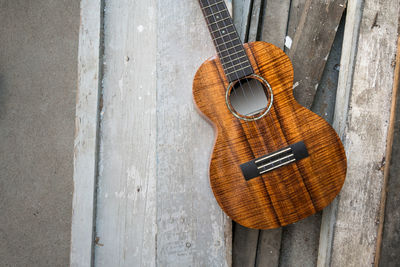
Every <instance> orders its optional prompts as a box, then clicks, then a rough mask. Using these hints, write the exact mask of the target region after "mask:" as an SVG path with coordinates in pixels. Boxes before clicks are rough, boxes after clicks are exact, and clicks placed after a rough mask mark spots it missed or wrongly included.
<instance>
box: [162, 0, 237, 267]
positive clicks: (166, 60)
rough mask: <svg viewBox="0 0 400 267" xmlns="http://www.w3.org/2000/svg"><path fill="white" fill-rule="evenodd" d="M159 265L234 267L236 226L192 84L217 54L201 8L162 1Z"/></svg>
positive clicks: (211, 137) (173, 0)
mask: <svg viewBox="0 0 400 267" xmlns="http://www.w3.org/2000/svg"><path fill="white" fill-rule="evenodd" d="M157 38H158V41H157V44H158V48H157V51H158V60H157V131H158V134H157V227H158V230H157V232H158V234H157V260H156V261H157V265H158V266H230V264H231V242H232V240H231V221H230V220H229V219H228V218H227V216H226V215H225V214H224V213H223V212H222V210H221V209H220V207H219V206H218V204H217V202H216V201H215V198H214V196H213V194H212V191H211V188H210V184H209V178H208V165H209V159H210V154H211V150H212V145H213V140H214V137H213V130H212V127H211V126H210V125H209V124H208V123H207V122H206V121H205V120H204V119H203V118H201V116H200V115H199V114H198V113H197V112H196V110H195V107H194V105H193V100H192V93H191V87H192V79H193V77H194V74H195V72H196V69H197V68H198V67H199V66H200V64H201V63H202V62H203V61H204V60H205V59H207V58H208V57H210V56H212V55H214V54H215V48H214V47H213V44H212V41H211V37H210V35H209V33H208V31H207V27H206V24H205V21H204V18H203V16H202V13H201V10H200V8H199V6H198V3H197V1H175V0H159V1H158V29H157Z"/></svg>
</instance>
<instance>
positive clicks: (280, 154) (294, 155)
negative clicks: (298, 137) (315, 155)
mask: <svg viewBox="0 0 400 267" xmlns="http://www.w3.org/2000/svg"><path fill="white" fill-rule="evenodd" d="M306 157H308V151H307V148H306V146H305V144H304V142H303V141H300V142H297V143H295V144H292V145H290V146H287V147H285V148H282V149H279V150H277V151H275V152H272V153H270V154H267V155H264V156H262V157H259V158H256V159H254V160H251V161H248V162H246V163H243V164H241V165H240V168H241V169H242V173H243V176H244V178H245V179H246V180H250V179H252V178H254V177H257V176H260V175H262V174H264V173H267V172H270V171H273V170H275V169H277V168H280V167H283V166H285V165H288V164H290V163H292V162H295V161H297V160H301V159H303V158H306Z"/></svg>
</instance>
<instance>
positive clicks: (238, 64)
mask: <svg viewBox="0 0 400 267" xmlns="http://www.w3.org/2000/svg"><path fill="white" fill-rule="evenodd" d="M242 64H248V62H247V61H245V62H239V63H237V64H235V65H233V66H230V67H227V68H224V70H225V71H227V70H229V69H231V68H235V67H237V66H240V65H242Z"/></svg>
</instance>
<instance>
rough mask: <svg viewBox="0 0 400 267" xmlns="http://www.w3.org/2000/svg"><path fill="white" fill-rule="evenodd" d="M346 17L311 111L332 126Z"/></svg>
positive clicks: (341, 24) (339, 30)
mask: <svg viewBox="0 0 400 267" xmlns="http://www.w3.org/2000/svg"><path fill="white" fill-rule="evenodd" d="M344 24H345V16H343V17H342V20H341V21H340V24H339V28H338V30H337V32H336V37H335V40H334V41H333V44H332V48H331V51H330V52H329V57H328V60H327V61H326V65H325V69H324V72H323V73H322V77H321V80H320V83H319V86H318V90H317V92H316V94H315V98H314V102H313V104H312V106H311V110H312V111H313V112H315V113H317V114H318V115H320V116H321V117H322V118H324V119H325V120H326V121H327V122H329V123H330V124H332V123H333V116H334V114H335V103H336V93H337V86H338V80H339V71H340V57H341V54H342V45H343V34H344Z"/></svg>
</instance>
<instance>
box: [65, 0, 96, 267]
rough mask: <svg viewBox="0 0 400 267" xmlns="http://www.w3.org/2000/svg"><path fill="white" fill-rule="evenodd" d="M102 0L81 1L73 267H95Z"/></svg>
mask: <svg viewBox="0 0 400 267" xmlns="http://www.w3.org/2000/svg"><path fill="white" fill-rule="evenodd" d="M101 10H102V5H101V2H100V1H94V0H82V1H81V25H80V29H79V52H78V53H79V55H78V91H77V99H76V117H75V123H76V128H75V145H74V195H73V203H72V226H71V257H70V261H71V262H70V265H71V266H91V265H92V255H93V229H94V216H95V192H96V189H95V188H96V175H97V149H96V148H97V129H98V114H99V112H98V105H99V94H100V92H99V88H100V82H99V79H100V76H101V75H100V69H101V61H100V58H101V56H100V47H101V37H100V36H101V13H102V12H101Z"/></svg>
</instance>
